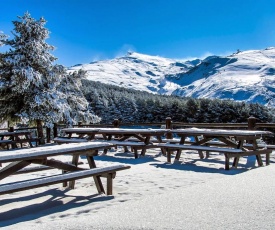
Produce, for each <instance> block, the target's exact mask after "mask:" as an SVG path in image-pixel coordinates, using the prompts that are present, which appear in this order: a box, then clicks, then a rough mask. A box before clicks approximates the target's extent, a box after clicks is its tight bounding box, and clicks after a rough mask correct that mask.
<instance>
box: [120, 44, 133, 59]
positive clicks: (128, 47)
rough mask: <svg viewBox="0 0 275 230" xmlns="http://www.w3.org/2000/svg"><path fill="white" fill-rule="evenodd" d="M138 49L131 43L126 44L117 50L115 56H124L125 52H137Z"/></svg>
mask: <svg viewBox="0 0 275 230" xmlns="http://www.w3.org/2000/svg"><path fill="white" fill-rule="evenodd" d="M135 51H136V48H135V47H134V46H133V45H131V44H124V45H123V46H122V47H121V48H120V49H119V51H118V52H117V54H116V55H115V57H116V58H117V57H122V56H125V54H126V53H127V52H135Z"/></svg>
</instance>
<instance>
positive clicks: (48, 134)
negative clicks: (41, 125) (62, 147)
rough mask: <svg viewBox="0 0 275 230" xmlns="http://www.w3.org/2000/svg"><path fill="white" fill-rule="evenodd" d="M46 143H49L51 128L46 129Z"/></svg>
mask: <svg viewBox="0 0 275 230" xmlns="http://www.w3.org/2000/svg"><path fill="white" fill-rule="evenodd" d="M46 135H47V143H51V128H48V127H47V128H46Z"/></svg>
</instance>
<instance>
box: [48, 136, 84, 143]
mask: <svg viewBox="0 0 275 230" xmlns="http://www.w3.org/2000/svg"><path fill="white" fill-rule="evenodd" d="M53 141H54V142H55V143H57V144H64V143H81V142H88V140H87V139H84V138H74V137H72V138H69V137H55V138H54V139H53Z"/></svg>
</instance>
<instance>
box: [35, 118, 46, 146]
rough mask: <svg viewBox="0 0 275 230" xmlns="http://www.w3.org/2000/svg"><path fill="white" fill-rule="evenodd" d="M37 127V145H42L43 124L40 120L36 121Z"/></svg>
mask: <svg viewBox="0 0 275 230" xmlns="http://www.w3.org/2000/svg"><path fill="white" fill-rule="evenodd" d="M36 125H37V135H38V138H39V144H41V145H44V144H45V139H44V133H43V122H42V120H36Z"/></svg>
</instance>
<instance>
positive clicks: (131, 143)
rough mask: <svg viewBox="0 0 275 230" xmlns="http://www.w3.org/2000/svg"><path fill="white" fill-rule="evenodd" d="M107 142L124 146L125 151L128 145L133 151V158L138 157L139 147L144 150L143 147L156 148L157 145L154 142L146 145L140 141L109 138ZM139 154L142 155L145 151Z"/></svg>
mask: <svg viewBox="0 0 275 230" xmlns="http://www.w3.org/2000/svg"><path fill="white" fill-rule="evenodd" d="M108 142H109V143H112V144H114V145H116V146H124V147H125V148H124V149H125V151H128V150H127V146H130V147H131V149H132V150H133V152H134V155H135V158H138V150H139V149H142V150H145V149H149V148H158V146H157V145H156V144H148V145H146V144H145V143H144V142H141V141H116V140H111V141H108ZM141 154H142V155H144V154H145V151H142V153H141Z"/></svg>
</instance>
